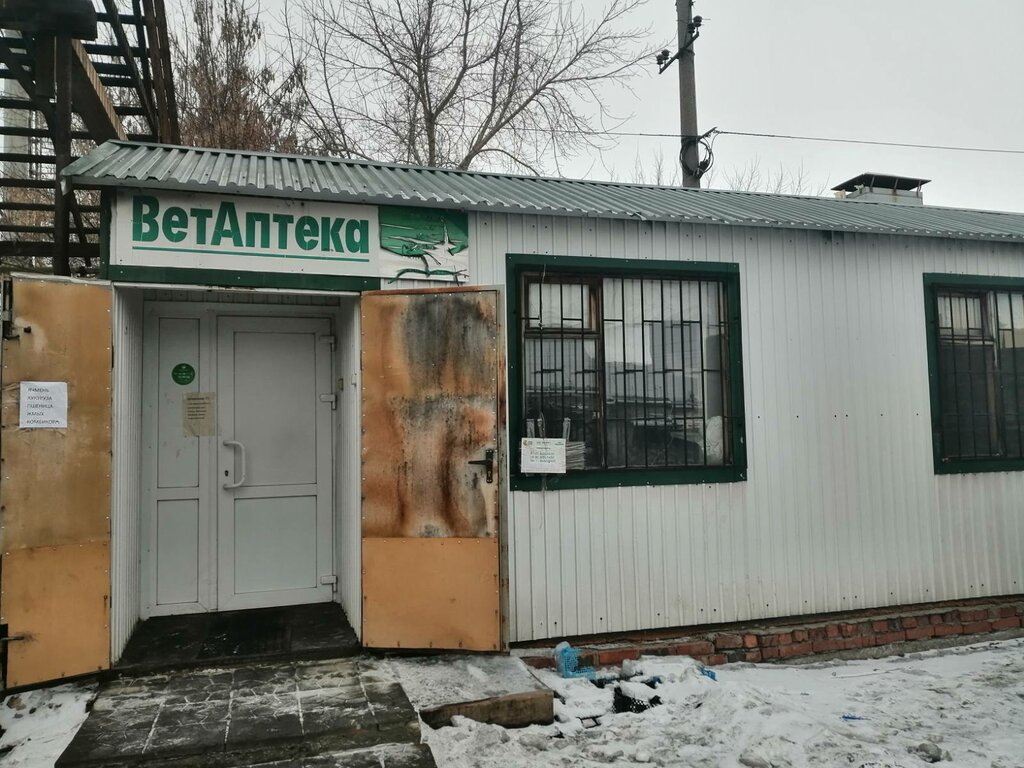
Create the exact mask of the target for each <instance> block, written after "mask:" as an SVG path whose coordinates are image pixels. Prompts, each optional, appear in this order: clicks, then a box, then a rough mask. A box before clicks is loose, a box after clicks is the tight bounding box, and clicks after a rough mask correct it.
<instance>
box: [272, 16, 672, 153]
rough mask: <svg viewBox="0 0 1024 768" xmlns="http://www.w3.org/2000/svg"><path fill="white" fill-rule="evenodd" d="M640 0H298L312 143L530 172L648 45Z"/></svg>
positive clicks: (558, 149)
mask: <svg viewBox="0 0 1024 768" xmlns="http://www.w3.org/2000/svg"><path fill="white" fill-rule="evenodd" d="M645 2H646V0H610V2H609V3H608V5H606V6H605V7H604V8H603V9H602V10H600V12H599V13H598V14H597V15H596V16H593V17H592V18H588V17H587V16H586V15H585V13H584V11H582V10H580V9H579V8H578V7H576V8H573V7H571V6H570V5H569V4H567V3H564V2H558V0H346V2H344V3H338V2H334V1H333V0H293V7H286V11H285V18H286V24H287V33H286V37H285V40H284V49H285V51H286V55H287V57H288V59H289V61H290V63H291V65H292V66H293V67H295V68H296V69H298V68H301V69H302V72H303V77H302V79H301V88H302V90H303V94H304V97H305V100H306V111H305V112H304V114H303V115H302V121H303V125H304V128H305V135H306V140H307V141H308V142H309V143H310V145H311V148H312V149H315V150H317V151H321V152H324V153H326V154H332V155H342V156H349V157H360V158H365V159H376V160H384V161H391V162H408V163H415V164H418V165H427V166H443V167H452V168H461V169H468V168H471V167H475V166H480V165H486V166H489V167H500V168H504V169H509V170H519V171H522V170H526V171H529V172H532V173H539V172H540V169H541V168H542V167H544V166H546V165H547V164H548V163H549V162H550V163H554V164H555V166H556V167H557V163H558V160H559V158H561V157H565V156H568V155H571V154H573V153H575V152H578V151H579V150H581V149H584V148H587V147H600V146H602V145H601V140H600V136H599V135H598V134H597V133H595V131H596V129H597V128H598V127H600V126H601V125H602V123H603V121H606V120H610V119H611V116H610V115H609V114H608V113H607V111H606V110H605V109H604V105H603V103H602V101H601V98H600V90H601V87H602V86H604V85H607V84H610V83H614V84H618V85H623V84H625V83H626V81H627V80H628V78H629V76H630V75H632V73H633V71H634V69H635V65H636V64H638V63H639V61H640V60H641V59H642V58H643V57H644V56H646V55H647V53H648V52H649V50H650V49H651V48H653V47H654V46H653V45H652V44H651V43H650V41H649V40H648V37H647V30H643V29H637V28H630V27H628V26H626V25H627V23H628V19H629V16H630V14H631V13H632V12H633V11H634V10H636V9H637V8H638V7H640V6H641V5H643V4H644V3H645Z"/></svg>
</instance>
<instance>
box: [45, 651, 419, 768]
mask: <svg viewBox="0 0 1024 768" xmlns="http://www.w3.org/2000/svg"><path fill="white" fill-rule="evenodd" d="M364 765H365V766H367V768H369V766H387V767H388V768H392V767H393V768H433V767H434V761H433V758H432V757H431V755H430V751H429V749H428V748H427V747H426V746H425V745H422V744H420V729H419V721H418V719H417V716H416V712H415V710H414V709H413V707H412V705H411V704H410V703H409V699H408V698H407V697H406V695H405V693H404V691H403V690H402V687H401V685H400V684H399V682H398V680H397V678H396V677H395V675H394V673H393V672H392V670H391V667H390V665H389V663H388V662H387V661H383V660H378V659H371V658H367V657H358V658H353V659H341V660H335V661H319V662H279V663H263V664H250V665H245V666H238V667H234V668H226V669H222V668H214V669H188V670H183V671H176V672H168V673H164V674H151V675H145V676H139V677H121V678H118V679H115V680H113V681H110V682H108V683H106V684H105V685H104V686H103V687H102V688H101V690H100V692H99V695H98V696H97V698H96V700H95V702H94V704H93V707H92V711H91V713H90V715H89V717H88V719H87V720H86V722H85V724H84V725H83V726H82V728H81V730H79V732H78V734H77V735H76V736H75V738H74V740H73V741H72V742H71V744H70V745H69V746H68V748H67V750H65V752H64V754H63V755H62V756H61V757H60V759H59V760H58V761H57V766H58V767H59V768H75V767H77V766H106V767H109V768H128V767H129V766H147V767H152V768H163V767H166V768H172V767H173V768H237V767H241V766H261V768H334V766H346V767H349V766H352V767H354V768H361V766H364Z"/></svg>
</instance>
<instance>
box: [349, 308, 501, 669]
mask: <svg viewBox="0 0 1024 768" xmlns="http://www.w3.org/2000/svg"><path fill="white" fill-rule="evenodd" d="M499 299H500V297H499V294H498V291H497V290H493V289H481V288H448V289H425V290H414V291H386V292H373V293H366V294H363V298H362V307H361V315H362V370H363V382H362V405H363V408H362V434H363V438H362V456H363V462H362V465H363V466H362V497H363V502H362V505H363V506H362V518H363V523H362V531H363V534H362V535H363V546H362V557H363V562H362V577H363V578H362V582H363V606H362V607H363V614H362V629H363V644H364V645H366V646H368V647H371V648H445V649H460V648H461V649H466V650H487V651H491V650H498V649H499V647H500V645H501V616H500V594H499V576H498V574H499V567H498V563H499V561H498V558H499V548H498V521H499V515H500V506H501V504H500V501H501V493H500V490H499V488H500V485H501V483H500V482H499V481H500V477H499V473H500V472H501V471H502V469H501V466H502V465H501V462H500V460H499V447H500V438H501V434H502V431H503V423H502V422H503V413H504V402H503V399H504V386H503V378H502V371H503V356H502V352H501V349H502V347H501V343H500V339H501V328H500V312H499V306H500V300H499Z"/></svg>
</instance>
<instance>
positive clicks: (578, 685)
mask: <svg viewBox="0 0 1024 768" xmlns="http://www.w3.org/2000/svg"><path fill="white" fill-rule="evenodd" d="M706 672H707V671H706V670H704V669H703V668H702V667H701V666H700V665H699V664H698V663H697V662H695V661H693V660H692V659H689V658H686V657H644V658H642V659H641V660H640V661H639V662H631V663H629V664H627V668H626V669H625V670H600V671H599V672H598V676H599V678H602V677H605V678H607V677H610V676H612V675H614V674H615V673H618V674H619V676H622V677H624V678H625V680H622V681H612V682H610V683H609V684H607V685H605V687H604V688H599V687H597V686H596V685H594V683H592V682H591V681H589V680H586V679H581V678H576V679H562V678H561V677H559V676H558V675H557V673H555V672H553V671H551V672H549V671H542V672H538V673H537V674H538V676H539V677H540V678H541V679H542V680H543V682H545V683H546V684H547V685H549V686H550V687H551V688H552V689H554V691H555V693H556V699H555V714H556V722H555V723H554V724H553V725H550V726H532V727H530V728H523V729H517V730H512V729H504V728H501V727H499V726H494V725H485V724H482V723H477V722H474V721H471V720H467V719H465V718H461V717H457V718H454V722H453V725H452V726H451V727H445V728H440V729H437V730H430V729H428V728H426V727H425V728H424V731H425V734H426V740H427V741H428V743H429V744H430V747H431V750H432V751H433V753H434V756H435V759H436V760H437V764H438V765H439V766H445V767H446V768H448V767H451V766H454V767H456V768H460V767H464V766H494V767H495V768H497V766H502V767H503V768H520V767H523V768H525V767H526V766H530V767H531V768H532V767H533V766H560V767H561V766H580V767H588V766H602V765H634V764H654V765H665V766H690V767H692V768H699V767H700V766H707V767H709V768H710V766H727V767H731V768H733V767H734V768H741V767H745V768H781V767H783V766H785V767H787V768H800V767H801V766H851V767H852V768H883V767H884V768H914V767H917V768H920V766H922V765H925V764H928V763H938V764H940V765H950V766H979V767H982V766H983V767H984V768H1024V640H1009V641H1004V642H996V643H986V644H981V645H975V646H968V647H962V648H950V649H945V650H937V651H928V652H924V653H918V654H912V655H907V656H905V657H890V658H885V659H878V660H871V661H849V662H820V663H812V664H805V665H799V666H782V665H757V666H755V665H748V664H730V665H725V666H721V667H715V669H714V676H715V677H716V678H717V679H711V677H709V676H707V674H706ZM623 673H624V674H623ZM616 687H618V688H619V693H618V694H616V692H615V689H616ZM623 696H625V697H627V698H628V700H629V701H631V702H634V703H637V706H636V707H635V708H636V709H641V710H643V711H640V712H636V713H635V712H632V711H628V710H627V709H625V708H623V707H622V706H621V702H622V701H623V698H622V697H623ZM616 697H618V699H619V701H618V702H616V701H615V699H616ZM616 703H618V704H620V706H616ZM645 707H647V708H646V709H645ZM616 710H618V712H616Z"/></svg>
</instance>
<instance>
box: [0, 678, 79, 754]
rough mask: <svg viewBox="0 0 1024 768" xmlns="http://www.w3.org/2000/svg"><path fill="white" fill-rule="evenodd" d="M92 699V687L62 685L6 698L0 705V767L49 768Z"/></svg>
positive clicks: (69, 738)
mask: <svg viewBox="0 0 1024 768" xmlns="http://www.w3.org/2000/svg"><path fill="white" fill-rule="evenodd" d="M95 695H96V686H95V685H61V686H58V687H56V688H44V689H41V690H37V691H26V692H24V693H15V694H12V695H10V696H8V697H7V698H6V699H4V701H3V703H2V704H0V733H2V734H3V736H0V765H2V766H4V768H51V766H53V764H54V763H55V762H56V761H57V758H58V757H60V755H61V753H62V752H63V751H64V749H65V748H66V747H67V745H68V744H70V743H71V739H73V738H74V736H75V734H76V733H77V732H78V729H79V728H80V727H81V725H82V723H84V722H85V718H86V715H87V711H86V707H87V705H88V704H89V702H91V701H92V699H93V697H94V696H95Z"/></svg>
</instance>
